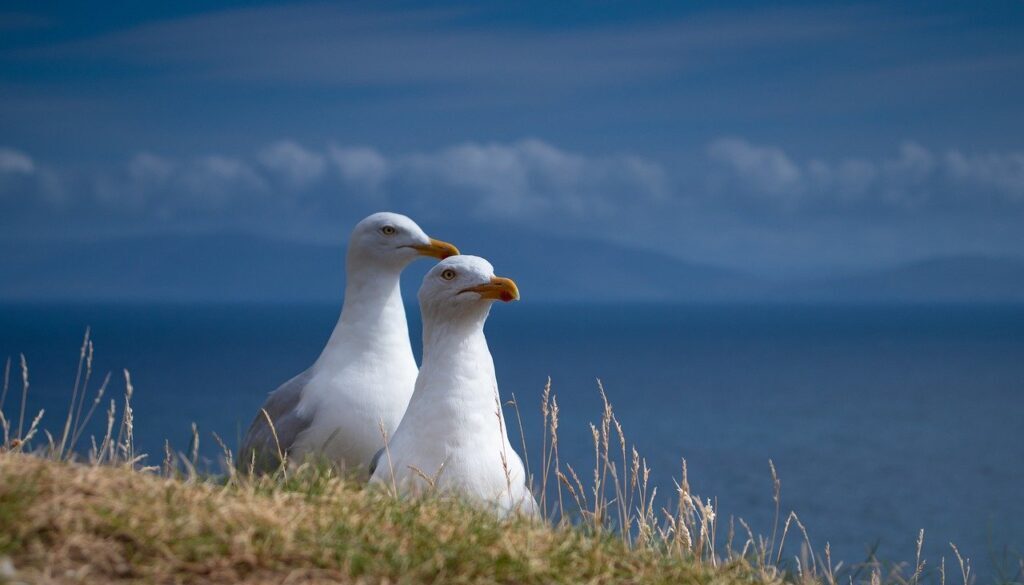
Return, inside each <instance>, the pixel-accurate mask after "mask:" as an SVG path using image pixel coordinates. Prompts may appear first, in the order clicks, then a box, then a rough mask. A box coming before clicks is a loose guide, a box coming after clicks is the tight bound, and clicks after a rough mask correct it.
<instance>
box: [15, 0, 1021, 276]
mask: <svg viewBox="0 0 1024 585" xmlns="http://www.w3.org/2000/svg"><path fill="white" fill-rule="evenodd" d="M377 210H392V211H399V212H403V213H407V214H408V215H410V216H412V217H413V218H414V219H416V220H417V221H418V222H419V223H420V224H421V225H422V226H423V227H424V228H425V229H427V230H428V231H431V229H430V228H431V226H440V225H443V226H446V227H447V228H448V229H449V233H450V232H451V230H453V229H457V228H453V227H452V226H460V225H464V226H473V227H474V228H476V229H483V228H485V227H486V226H488V225H501V226H503V227H504V228H517V229H522V230H523V231H524V233H527V232H529V233H542V234H549V235H552V236H557V237H559V238H580V239H587V240H597V241H606V242H609V243H614V244H617V245H623V246H629V247H632V248H636V249H638V250H657V251H660V252H662V253H665V254H668V255H671V256H674V257H677V258H680V259H684V260H688V261H694V262H700V263H705V264H711V265H718V266H723V267H727V268H732V269H736V270H740V271H745V272H750V273H754V274H759V275H766V276H776V275H781V276H786V275H799V276H807V275H818V274H832V273H841V272H843V271H853V270H861V269H869V268H874V267H886V266H892V265H896V264H899V263H901V262H908V261H914V260H919V259H925V258H931V257H937V256H961V255H982V256H999V257H1012V258H1019V257H1024V2H1022V1H1021V0H1015V1H999V0H996V1H992V2H985V3H978V2H943V1H931V2H924V1H920V2H902V3H881V2H879V3H871V2H860V3H840V2H834V3H822V2H797V3H777V2H770V3H769V2H688V3H648V2H529V1H528V2H516V3H490V2H452V3H413V2H383V3H326V2H324V3H277V2H263V3H251V4H243V3H239V2H223V3H216V2H194V1H183V2H177V3H149V2H107V3H104V5H103V8H102V9H97V7H96V5H95V4H92V3H80V2H48V3H39V2H20V1H18V0H14V1H10V0H8V1H7V2H5V3H4V5H3V8H2V9H0V234H2V235H0V251H2V253H4V254H5V255H7V254H17V253H19V251H24V250H29V249H32V248H33V247H37V246H43V245H46V244H49V243H52V242H57V241H61V242H76V241H90V242H92V241H98V240H103V239H110V238H124V237H132V236H137V235H140V234H170V235H173V236H175V237H181V238H188V237H190V236H193V235H196V234H210V233H246V234H256V235H259V236H266V237H268V238H277V239H286V240H296V241H317V242H333V241H341V240H343V239H344V237H345V233H346V232H347V230H348V229H349V228H350V227H351V225H353V224H354V222H355V221H357V220H358V219H360V218H361V217H363V216H365V215H367V214H368V213H370V212H373V211H377ZM455 235H456V236H457V233H456V234H455ZM453 239H454V238H453ZM552 253H557V251H553V252H552ZM566 261H571V258H567V259H566Z"/></svg>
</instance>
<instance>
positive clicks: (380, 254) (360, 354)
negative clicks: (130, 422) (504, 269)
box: [238, 212, 459, 481]
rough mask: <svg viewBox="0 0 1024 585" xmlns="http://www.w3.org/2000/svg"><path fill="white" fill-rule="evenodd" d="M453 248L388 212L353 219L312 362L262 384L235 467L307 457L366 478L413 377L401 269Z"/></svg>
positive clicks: (269, 468)
mask: <svg viewBox="0 0 1024 585" xmlns="http://www.w3.org/2000/svg"><path fill="white" fill-rule="evenodd" d="M458 253H459V250H458V248H456V247H455V246H453V245H452V244H449V243H447V242H443V241H441V240H435V239H433V238H430V237H429V236H427V234H426V233H424V231H423V230H422V229H421V228H420V227H419V226H418V225H417V224H416V222H414V221H413V220H411V219H410V218H408V217H406V216H404V215H400V214H397V213H389V212H380V213H374V214H373V215H370V216H368V217H366V218H365V219H363V220H362V221H360V222H359V223H358V224H356V226H355V228H353V230H352V234H351V236H350V238H349V243H348V250H347V252H346V257H345V274H346V279H345V297H344V302H343V305H342V309H341V315H340V316H339V318H338V322H337V325H335V327H334V331H333V332H332V333H331V336H330V339H329V340H328V341H327V345H326V346H325V347H324V348H323V350H322V352H321V353H320V356H319V357H318V358H317V359H316V361H315V362H314V363H313V365H312V366H310V367H309V368H308V369H306V370H305V371H304V372H302V373H301V374H299V375H297V376H295V377H294V378H292V379H290V380H288V381H287V382H285V383H284V384H282V385H281V386H280V387H279V388H277V389H276V390H274V391H273V392H272V393H270V395H269V397H268V398H267V400H266V402H265V403H264V404H263V407H262V408H261V409H260V410H259V411H258V412H257V413H256V416H255V418H254V419H253V421H252V424H251V425H250V426H249V430H248V432H247V433H246V435H245V439H244V440H243V442H242V449H241V451H240V454H239V458H238V467H239V468H240V469H241V470H243V471H251V472H255V473H269V472H273V471H275V470H277V469H278V468H279V467H280V466H281V464H282V461H288V462H289V464H295V463H299V462H303V461H305V460H307V459H310V458H316V459H320V460H324V461H327V462H330V463H331V464H333V465H335V466H337V467H338V468H340V469H343V470H345V471H346V473H348V474H349V475H351V476H352V477H356V478H361V479H362V480H364V481H365V480H367V479H369V474H368V473H367V468H368V465H369V463H370V460H371V459H372V457H373V455H374V453H376V452H377V451H378V450H379V449H380V448H381V446H382V445H383V444H384V436H387V435H388V434H390V433H393V432H394V431H395V429H396V428H397V426H398V423H399V421H401V420H402V415H403V414H404V413H405V409H406V406H408V404H409V398H410V397H411V396H412V391H413V386H414V384H415V382H416V374H417V367H416V360H415V358H414V357H413V352H412V345H411V344H410V341H409V326H408V323H407V322H406V317H405V307H404V305H403V304H402V293H401V289H400V288H399V280H400V276H401V273H402V270H403V269H404V268H405V267H406V266H408V265H409V264H411V263H412V262H413V261H414V260H416V259H418V258H422V257H431V258H437V259H439V260H443V259H444V258H448V257H449V256H454V255H457V254H458ZM268 419H269V420H270V421H272V423H273V424H268Z"/></svg>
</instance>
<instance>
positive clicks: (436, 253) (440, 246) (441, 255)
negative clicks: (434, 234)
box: [412, 238, 459, 260]
mask: <svg viewBox="0 0 1024 585" xmlns="http://www.w3.org/2000/svg"><path fill="white" fill-rule="evenodd" d="M412 248H413V249H414V250H416V251H417V252H419V253H420V256H430V257H431V258H437V259H438V260H444V259H445V258H447V257H449V256H458V255H459V249H458V248H456V247H455V246H453V245H451V244H449V243H448V242H442V241H441V240H435V239H434V238H430V243H429V244H423V245H420V246H412Z"/></svg>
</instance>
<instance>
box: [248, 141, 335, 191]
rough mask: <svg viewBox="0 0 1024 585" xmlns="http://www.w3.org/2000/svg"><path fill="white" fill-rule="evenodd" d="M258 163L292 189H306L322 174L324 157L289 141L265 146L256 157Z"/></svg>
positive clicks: (324, 162)
mask: <svg viewBox="0 0 1024 585" xmlns="http://www.w3.org/2000/svg"><path fill="white" fill-rule="evenodd" d="M257 158H258V159H259V161H260V163H261V164H262V165H263V166H264V167H266V168H267V169H269V170H270V171H272V172H273V173H275V174H277V175H278V176H280V177H281V178H282V179H283V180H284V182H285V184H286V185H288V186H289V187H292V188H302V187H306V186H308V185H310V184H312V183H315V182H316V181H318V180H319V179H320V178H321V177H322V176H323V174H324V169H325V167H326V164H327V163H326V161H325V159H324V156H323V155H321V154H319V153H316V152H313V151H311V150H307V149H306V148H303V147H302V146H300V145H299V144H297V143H295V142H293V141H291V140H282V141H280V142H275V143H274V144H271V145H270V146H267V147H266V148H264V149H263V150H261V151H260V153H259V156H258V157H257Z"/></svg>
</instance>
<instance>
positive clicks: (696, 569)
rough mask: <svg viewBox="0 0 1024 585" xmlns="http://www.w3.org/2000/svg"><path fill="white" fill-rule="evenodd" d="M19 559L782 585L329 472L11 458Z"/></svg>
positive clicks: (321, 573)
mask: <svg viewBox="0 0 1024 585" xmlns="http://www.w3.org/2000/svg"><path fill="white" fill-rule="evenodd" d="M5 558H6V561H8V562H9V564H8V566H7V567H6V569H4V568H0V582H3V581H4V579H6V580H7V581H8V582H19V581H23V582H30V583H36V582H40V583H43V582H47V583H111V582H144V583H247V584H248V583H324V582H332V583H333V582H337V583H718V584H721V585H729V584H733V583H737V584H738V583H771V582H777V581H779V579H778V578H774V577H772V576H771V575H770V574H769V573H768V572H765V571H758V570H755V569H754V568H752V567H751V566H750V565H749V564H747V563H746V562H744V561H735V560H734V561H732V562H729V563H726V564H725V565H724V566H717V567H716V566H712V564H711V563H709V562H706V561H704V560H702V559H700V558H696V557H687V556H685V555H676V554H670V553H668V552H666V551H664V550H655V549H653V548H648V547H632V548H631V547H629V546H627V545H626V544H625V543H623V542H622V541H621V540H619V539H618V538H615V537H613V536H612V535H610V534H605V535H593V534H591V535H588V534H585V533H584V532H583V531H581V530H579V529H577V528H569V527H563V528H552V527H550V526H548V525H546V524H541V523H531V522H529V521H526V520H513V521H508V522H504V521H499V520H497V519H495V518H494V517H492V516H491V515H490V514H488V513H487V512H484V511H480V510H475V509H472V508H469V507H467V506H465V505H461V504H459V503H457V502H454V501H451V500H445V499H440V498H435V499H427V500H419V501H402V500H398V499H395V498H393V497H392V496H390V495H389V494H387V493H383V492H375V491H370V490H364V489H361V488H359V487H356V486H354V485H352V484H350V483H348V482H345V481H343V480H340V479H337V478H331V477H329V476H328V475H325V474H323V473H321V472H316V471H310V472H308V473H305V474H300V475H299V476H298V477H292V478H289V479H287V480H283V479H280V478H279V479H276V480H264V481H261V482H255V483H253V482H240V481H229V482H228V483H227V484H226V485H219V484H214V483H210V482H204V481H195V480H193V481H186V480H182V479H168V478H163V477H160V476H158V475H156V474H154V473H148V472H142V471H136V470H132V469H131V468H130V467H126V466H117V467H111V466H96V465H84V464H72V463H67V462H59V461H53V460H49V459H44V458H39V457H34V456H30V455H24V454H19V453H0V559H5ZM4 564H6V563H5V561H4V560H0V567H2V566H3V565H4ZM4 572H6V573H7V574H6V576H5V575H4Z"/></svg>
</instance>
